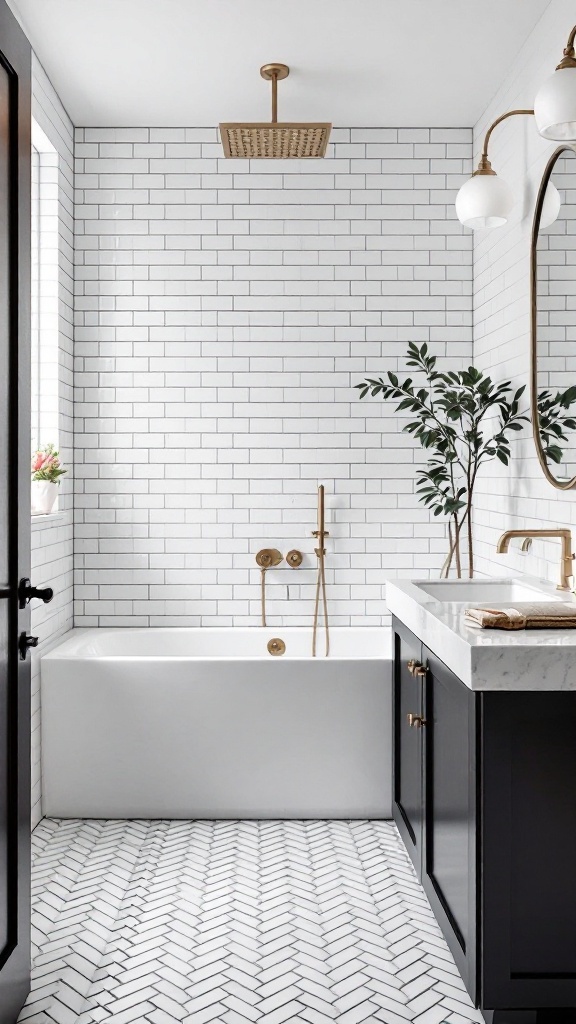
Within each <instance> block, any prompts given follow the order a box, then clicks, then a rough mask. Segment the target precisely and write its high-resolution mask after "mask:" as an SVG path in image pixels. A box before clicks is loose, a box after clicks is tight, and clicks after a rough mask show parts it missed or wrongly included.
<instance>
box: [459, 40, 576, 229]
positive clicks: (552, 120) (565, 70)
mask: <svg viewBox="0 0 576 1024" xmlns="http://www.w3.org/2000/svg"><path fill="white" fill-rule="evenodd" d="M575 38H576V25H575V26H574V28H573V29H572V31H571V33H570V35H569V37H568V42H567V44H566V47H565V49H564V55H563V58H562V60H561V61H560V63H559V65H558V67H557V68H556V71H555V72H554V74H553V75H551V77H550V78H548V79H547V81H546V82H544V85H543V86H542V87H541V89H540V90H539V92H538V95H537V96H536V99H535V101H534V110H509V111H508V112H507V113H506V114H502V115H501V116H500V117H497V118H496V120H495V121H494V123H493V124H491V125H490V127H489V129H488V131H487V132H486V137H485V139H484V148H483V150H482V156H481V158H480V163H479V164H478V170H476V171H474V174H473V175H472V177H471V178H470V179H469V180H468V181H466V182H464V184H463V185H462V188H461V189H460V191H459V192H458V195H457V196H456V213H457V215H458V220H459V221H460V223H461V224H464V226H465V227H468V228H497V227H501V226H502V225H503V224H506V221H507V220H508V217H509V215H510V211H511V209H512V207H513V205H514V194H513V192H512V189H511V188H510V186H509V185H507V183H506V182H505V181H503V180H502V178H499V177H498V175H497V174H496V172H495V171H494V170H493V169H492V165H491V163H490V161H489V159H488V141H489V139H490V136H491V134H492V132H493V131H494V128H495V127H496V125H498V124H500V122H501V121H505V120H506V118H508V117H514V116H515V115H516V114H533V115H534V118H535V121H536V126H537V128H538V131H539V132H540V135H542V136H543V138H545V139H552V140H554V141H556V142H575V141H576V56H575V53H574V39H575ZM560 206H561V200H560V194H559V192H558V190H557V189H556V188H555V186H554V185H552V183H550V185H549V186H548V190H547V193H546V198H545V200H544V207H543V209H542V217H541V220H540V226H541V227H543V228H546V227H550V225H551V224H553V223H554V221H555V220H556V218H557V217H558V214H559V212H560Z"/></svg>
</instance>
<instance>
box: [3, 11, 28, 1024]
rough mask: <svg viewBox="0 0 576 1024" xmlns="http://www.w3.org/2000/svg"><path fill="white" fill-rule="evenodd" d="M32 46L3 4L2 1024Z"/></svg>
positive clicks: (16, 846) (16, 691)
mask: <svg viewBox="0 0 576 1024" xmlns="http://www.w3.org/2000/svg"><path fill="white" fill-rule="evenodd" d="M29 338H30V47H29V44H28V41H27V39H26V37H25V36H24V34H23V33H22V31H21V29H20V27H19V25H18V23H17V22H16V21H15V19H14V17H13V15H12V14H11V12H10V10H9V8H8V7H7V5H6V3H5V2H4V0H0V1024H13V1022H14V1021H15V1020H16V1017H17V1016H18V1012H19V1010H20V1008H21V1006H22V1004H23V1002H24V1000H25V998H26V995H27V993H28V989H29V987H30V977H29V976H30V952H29V949H30V851H29V847H30V668H29V664H28V661H27V660H26V661H23V660H21V659H20V656H19V650H18V639H19V636H20V634H22V633H23V634H24V636H26V633H27V632H28V626H29V613H28V610H27V609H26V608H25V609H22V610H21V609H20V608H19V601H18V583H19V580H20V578H21V577H27V576H29V575H30V573H29V568H30V398H29V388H30V383H29V382H30V359H29Z"/></svg>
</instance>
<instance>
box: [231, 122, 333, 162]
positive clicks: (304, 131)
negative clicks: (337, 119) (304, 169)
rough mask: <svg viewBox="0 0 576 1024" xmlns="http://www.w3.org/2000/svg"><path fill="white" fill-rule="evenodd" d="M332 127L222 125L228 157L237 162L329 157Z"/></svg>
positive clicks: (270, 124)
mask: <svg viewBox="0 0 576 1024" xmlns="http://www.w3.org/2000/svg"><path fill="white" fill-rule="evenodd" d="M331 128H332V125H331V124H327V123H323V122H319V123H316V124H298V123H296V122H295V123H288V122H275V123H271V122H270V121H268V122H266V121H265V122H262V123H258V124H232V123H225V124H221V125H220V135H221V138H222V145H223V147H224V156H227V157H232V158H237V159H245V160H249V159H259V160H262V159H271V160H286V159H289V160H290V159H296V160H309V159H314V158H317V157H322V156H325V155H326V147H327V145H328V140H329V138H330V130H331Z"/></svg>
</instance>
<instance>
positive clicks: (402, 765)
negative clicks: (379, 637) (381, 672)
mask: <svg viewBox="0 0 576 1024" xmlns="http://www.w3.org/2000/svg"><path fill="white" fill-rule="evenodd" d="M394 626H395V659H394V660H395V673H394V674H395V680H394V819H395V821H396V824H397V826H398V829H399V831H400V834H401V835H402V839H403V840H404V844H405V846H406V848H407V850H408V852H409V854H410V857H411V859H412V863H413V864H414V867H415V869H416V873H417V875H418V877H419V879H420V881H421V883H422V885H423V887H424V890H425V892H426V895H427V896H428V899H429V901H430V904H431V906H432V909H433V911H434V913H435V915H436V918H437V920H438V923H439V924H440V926H441V928H442V931H443V932H444V935H445V936H446V939H447V941H448V945H449V946H450V950H451V952H452V955H453V957H454V959H455V961H456V964H457V966H458V969H459V971H460V974H461V975H462V978H463V981H464V983H465V984H466V987H467V989H468V992H469V993H470V996H471V997H472V999H475V998H476V990H477V985H476V771H475V748H476V744H475V730H476V714H475V694H474V693H473V692H472V691H471V690H469V689H468V687H466V686H464V685H463V683H461V682H460V680H459V679H457V678H456V676H455V675H454V674H453V673H452V672H450V671H449V669H447V668H446V666H445V665H443V664H442V662H441V661H440V660H439V659H438V658H437V657H436V656H435V655H434V654H432V653H431V652H430V651H428V650H426V648H425V647H423V645H422V644H421V643H420V641H419V640H417V639H416V637H415V636H414V635H413V633H411V632H410V631H409V630H407V629H406V628H405V627H404V626H402V625H401V624H400V623H398V622H395V623H394Z"/></svg>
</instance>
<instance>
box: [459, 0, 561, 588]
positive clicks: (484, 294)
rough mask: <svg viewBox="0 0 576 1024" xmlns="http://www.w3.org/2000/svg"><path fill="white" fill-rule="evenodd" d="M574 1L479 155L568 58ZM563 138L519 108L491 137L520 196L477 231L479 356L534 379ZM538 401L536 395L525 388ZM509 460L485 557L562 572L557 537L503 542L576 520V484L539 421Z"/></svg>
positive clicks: (488, 524)
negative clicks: (536, 268) (534, 297)
mask: <svg viewBox="0 0 576 1024" xmlns="http://www.w3.org/2000/svg"><path fill="white" fill-rule="evenodd" d="M573 23H574V7H573V5H570V4H569V3H568V2H567V0H554V2H553V3H551V4H550V6H549V7H547V8H546V11H545V12H544V15H543V16H542V18H541V20H540V21H539V23H538V25H537V26H536V28H535V30H534V32H533V33H532V34H531V35H530V36H529V38H528V40H527V42H526V43H525V45H524V47H523V48H522V50H521V52H520V53H519V55H518V57H517V59H516V60H515V61H514V62H513V64H512V66H511V69H510V74H509V76H508V78H507V80H506V82H505V83H504V85H503V86H502V88H501V89H499V90H498V92H497V93H496V96H495V97H494V100H493V101H492V102H491V104H490V106H489V107H488V109H487V110H486V111H485V113H484V114H483V115H482V117H481V119H480V121H479V122H478V124H477V125H476V128H475V131H474V152H475V154H476V158H475V159H476V160H477V158H478V154H479V153H480V151H481V148H482V141H483V138H484V134H485V132H486V129H487V128H488V126H489V125H490V124H491V122H492V121H493V120H494V119H495V118H496V117H497V116H498V115H499V114H501V113H503V112H504V111H506V110H513V109H515V108H517V107H522V108H529V107H531V106H532V105H533V100H534V97H535V95H536V93H537V91H538V88H539V87H540V85H541V84H542V82H544V81H545V79H546V78H548V77H549V76H550V75H551V74H552V72H553V70H554V68H555V67H556V65H557V64H558V61H559V59H560V56H561V54H562V49H563V47H564V46H565V42H566V37H567V33H568V32H569V31H570V28H571V26H572V24H573ZM556 146H557V143H555V142H547V141H546V140H545V139H542V138H541V137H540V136H539V135H538V132H537V130H536V125H535V123H534V119H533V118H532V117H514V118H510V119H509V120H508V121H506V122H505V123H504V124H503V125H501V126H500V127H499V128H497V129H496V131H495V132H494V134H493V135H492V138H491V141H490V160H491V162H492V166H493V167H494V169H495V170H496V171H497V173H498V174H499V175H501V177H502V178H503V179H504V180H505V181H507V182H508V183H509V184H510V185H511V186H512V188H513V191H514V194H515V196H516V204H515V207H514V209H513V212H512V215H511V218H510V220H509V222H508V224H506V225H505V227H503V228H498V229H495V230H493V231H478V232H476V233H475V236H474V238H475V246H474V359H475V362H476V364H477V365H478V366H479V367H481V368H483V369H489V370H490V372H491V373H492V374H493V375H494V377H495V379H501V378H506V377H510V378H512V380H513V381H514V383H515V384H516V385H519V384H528V382H529V375H528V372H529V355H530V235H531V230H532V218H533V213H534V206H535V202H536V196H537V193H538V187H539V184H540V179H541V177H542V174H543V172H544V168H545V166H546V163H547V160H548V158H549V157H550V156H551V154H552V153H553V152H554V150H555V148H556ZM525 405H526V408H528V397H527V395H525ZM513 454H514V457H513V460H512V463H511V466H510V468H509V469H505V468H504V466H501V465H498V464H496V463H491V464H490V467H489V469H487V471H486V472H485V473H484V474H483V475H482V477H481V478H480V479H479V486H478V498H477V503H476V514H475V531H474V532H475V544H476V555H477V559H476V564H477V568H478V569H479V571H480V572H483V573H487V574H488V575H490V576H494V575H498V574H499V575H502V574H503V573H509V572H511V571H515V572H521V573H533V574H534V575H536V576H539V577H542V578H544V579H549V580H552V581H554V582H556V581H557V578H558V566H559V558H560V552H559V549H558V542H557V541H553V540H552V541H535V542H534V543H533V544H532V548H531V550H530V551H529V552H528V553H522V552H521V550H520V544H519V543H518V544H516V545H514V544H512V545H511V546H510V551H509V553H508V554H507V555H506V556H500V555H497V554H496V542H497V540H498V537H499V535H500V534H501V533H502V531H503V530H505V529H508V528H515V529H523V528H528V527H529V528H536V529H539V528H545V527H557V526H568V527H570V526H572V527H574V526H576V492H575V491H559V490H556V489H555V488H554V487H552V485H551V484H549V483H548V482H547V481H546V479H545V477H544V476H543V474H542V472H541V470H540V466H539V464H538V461H537V458H536V451H535V448H534V444H533V441H532V436H531V432H530V429H529V428H528V429H527V430H525V431H524V432H523V435H522V437H521V439H520V440H518V441H517V442H515V444H514V453H513Z"/></svg>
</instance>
